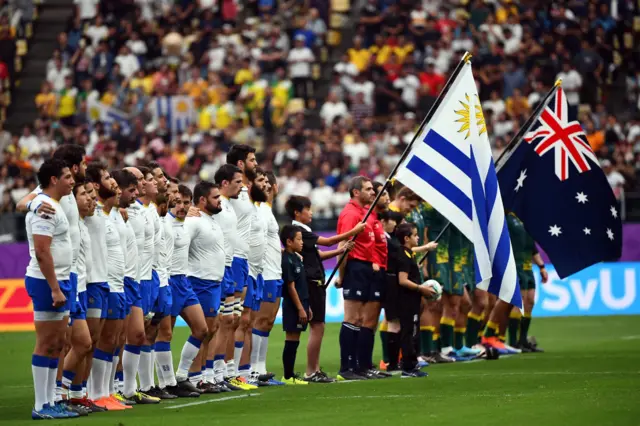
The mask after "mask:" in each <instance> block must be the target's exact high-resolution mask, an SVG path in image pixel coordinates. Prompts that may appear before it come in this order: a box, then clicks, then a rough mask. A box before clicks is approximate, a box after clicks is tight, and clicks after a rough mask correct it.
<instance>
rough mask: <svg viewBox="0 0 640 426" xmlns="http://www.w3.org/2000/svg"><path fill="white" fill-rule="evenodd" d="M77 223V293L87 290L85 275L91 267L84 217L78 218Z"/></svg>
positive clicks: (89, 246)
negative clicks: (78, 235)
mask: <svg viewBox="0 0 640 426" xmlns="http://www.w3.org/2000/svg"><path fill="white" fill-rule="evenodd" d="M78 225H79V228H80V249H79V250H78V259H77V261H76V268H77V269H78V293H82V292H83V291H86V290H87V277H88V275H89V270H90V269H91V236H90V235H89V229H88V228H87V225H86V224H85V223H84V219H80V220H79V222H78Z"/></svg>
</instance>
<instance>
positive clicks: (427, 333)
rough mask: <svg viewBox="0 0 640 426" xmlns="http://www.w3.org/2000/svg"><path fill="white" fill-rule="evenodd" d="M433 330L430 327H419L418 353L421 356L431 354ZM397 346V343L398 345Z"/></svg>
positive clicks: (432, 327) (433, 328)
mask: <svg viewBox="0 0 640 426" xmlns="http://www.w3.org/2000/svg"><path fill="white" fill-rule="evenodd" d="M435 329H436V328H435V327H434V326H432V325H421V326H420V353H421V354H422V355H429V354H430V353H431V352H433V332H434V330H435ZM398 338H399V337H398ZM399 344H400V343H399V342H398V345H399ZM398 350H399V349H398Z"/></svg>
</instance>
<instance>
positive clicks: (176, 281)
mask: <svg viewBox="0 0 640 426" xmlns="http://www.w3.org/2000/svg"><path fill="white" fill-rule="evenodd" d="M173 183H174V182H172V184H173ZM171 189H172V188H171V186H170V192H171ZM177 190H178V196H177V197H176V198H175V199H174V201H173V207H172V209H171V211H170V212H169V213H168V215H167V216H166V217H165V226H167V225H169V226H171V227H172V230H171V232H172V235H173V255H172V257H171V263H170V266H169V285H170V286H171V295H172V298H173V299H172V305H171V327H172V329H173V327H174V326H175V323H176V318H177V317H178V315H180V316H181V317H182V318H184V320H185V321H186V323H187V325H188V326H189V328H190V329H191V336H189V338H188V339H187V341H186V342H185V344H184V346H183V347H182V353H181V355H180V362H179V364H178V370H177V372H176V373H175V375H174V376H173V377H169V376H168V375H167V377H165V381H166V385H167V387H166V389H167V391H168V392H169V393H171V394H173V395H177V396H179V397H198V396H200V390H199V389H198V388H196V387H195V386H194V385H193V384H192V383H191V382H190V381H189V379H188V373H189V368H190V367H191V365H192V364H193V360H194V359H195V358H196V356H197V355H198V351H199V350H200V347H201V346H202V341H203V340H204V339H205V337H206V335H207V323H206V321H205V318H204V312H203V311H202V307H201V306H200V301H199V300H198V297H197V296H196V294H195V292H194V291H193V288H192V287H191V284H190V283H189V281H188V280H187V269H188V266H189V246H190V244H191V240H190V238H189V236H188V235H187V230H186V229H185V226H184V222H185V217H186V216H187V211H188V210H189V207H190V206H191V197H192V192H191V190H190V189H189V188H188V187H186V186H184V185H178V188H177ZM171 371H173V370H171ZM165 374H166V373H165ZM206 390H207V391H209V392H214V391H213V390H210V389H206ZM214 393H215V392H214Z"/></svg>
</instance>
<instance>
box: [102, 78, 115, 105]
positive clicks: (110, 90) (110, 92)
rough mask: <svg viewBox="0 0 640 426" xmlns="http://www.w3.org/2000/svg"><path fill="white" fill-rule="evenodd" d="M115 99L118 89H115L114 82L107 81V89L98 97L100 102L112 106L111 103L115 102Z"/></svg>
mask: <svg viewBox="0 0 640 426" xmlns="http://www.w3.org/2000/svg"><path fill="white" fill-rule="evenodd" d="M116 99H118V91H117V90H116V85H115V84H114V83H109V85H108V86H107V91H106V92H104V95H102V98H100V102H102V103H103V104H105V105H108V106H113V104H114V103H115V102H116Z"/></svg>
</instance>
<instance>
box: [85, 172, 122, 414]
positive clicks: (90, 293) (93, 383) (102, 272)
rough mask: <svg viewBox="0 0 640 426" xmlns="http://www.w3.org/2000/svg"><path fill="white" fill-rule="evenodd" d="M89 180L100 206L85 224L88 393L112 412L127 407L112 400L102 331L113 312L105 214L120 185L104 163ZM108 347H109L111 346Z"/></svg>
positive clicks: (108, 355)
mask: <svg viewBox="0 0 640 426" xmlns="http://www.w3.org/2000/svg"><path fill="white" fill-rule="evenodd" d="M86 175H87V180H88V181H89V182H90V183H91V184H92V185H93V189H94V191H95V192H96V195H97V197H96V207H95V210H94V214H93V215H92V216H90V217H87V218H86V219H85V224H86V225H87V229H88V230H89V235H91V244H90V247H91V250H90V251H91V259H90V263H91V269H90V270H89V272H88V274H87V277H88V278H87V325H88V327H89V332H90V333H91V340H92V344H93V348H94V351H93V353H92V354H90V355H89V356H88V357H87V362H86V364H85V372H84V379H85V380H87V378H89V372H91V380H90V382H89V383H88V386H87V391H88V395H89V398H90V399H92V400H94V402H95V404H96V405H98V406H99V407H102V408H105V409H108V410H123V409H124V406H123V405H122V404H121V403H120V402H118V401H116V400H113V399H112V398H109V397H108V395H107V394H108V389H107V386H105V385H106V384H107V383H108V382H107V381H106V380H107V377H108V376H107V375H108V374H109V372H110V371H111V362H112V361H113V352H112V350H111V352H110V351H109V348H108V347H107V348H104V347H101V346H104V344H105V342H101V341H102V338H101V336H102V331H103V328H104V324H105V320H106V318H107V313H108V309H109V284H108V270H107V268H108V257H107V222H108V212H109V211H110V210H111V208H110V207H109V209H108V211H107V213H105V211H104V203H105V202H106V201H107V200H112V201H111V203H113V200H114V199H115V196H116V192H115V188H116V187H117V185H116V184H115V182H114V181H113V180H112V179H111V176H110V174H109V172H108V171H107V168H106V166H105V165H104V164H102V163H100V162H93V163H91V164H89V166H88V167H87V172H86ZM107 346H108V344H107ZM105 349H107V350H105Z"/></svg>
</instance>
